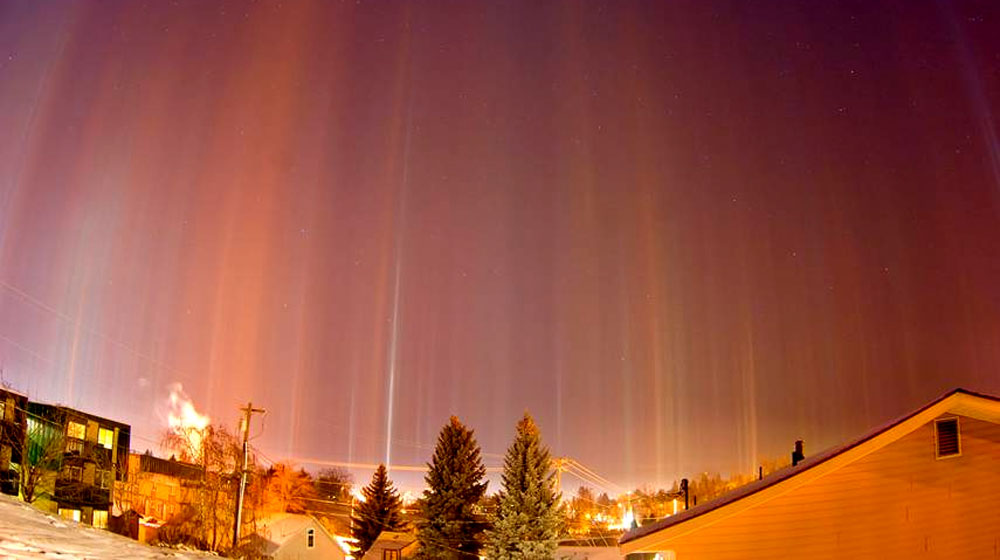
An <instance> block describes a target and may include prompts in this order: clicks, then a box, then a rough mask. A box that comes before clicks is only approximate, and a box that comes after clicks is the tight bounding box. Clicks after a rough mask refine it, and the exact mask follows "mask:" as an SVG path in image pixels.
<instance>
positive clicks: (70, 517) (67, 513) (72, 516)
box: [59, 508, 80, 523]
mask: <svg viewBox="0 0 1000 560" xmlns="http://www.w3.org/2000/svg"><path fill="white" fill-rule="evenodd" d="M59 517H62V518H63V519H65V520H67V521H76V522H77V523H79V522H80V510H78V509H63V508H59Z"/></svg>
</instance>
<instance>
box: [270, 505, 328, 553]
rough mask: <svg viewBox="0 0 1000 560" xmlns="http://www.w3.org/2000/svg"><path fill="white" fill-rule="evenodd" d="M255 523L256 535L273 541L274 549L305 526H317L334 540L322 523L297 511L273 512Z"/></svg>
mask: <svg viewBox="0 0 1000 560" xmlns="http://www.w3.org/2000/svg"><path fill="white" fill-rule="evenodd" d="M257 524H258V527H257V535H258V536H260V537H261V538H262V539H264V540H266V541H268V542H270V543H273V545H274V549H278V548H281V547H282V546H283V545H284V544H285V543H286V542H288V541H289V540H290V539H291V538H292V537H294V536H295V535H297V534H299V533H301V532H302V531H303V530H304V529H306V528H307V527H313V528H319V530H320V532H322V533H323V534H325V535H326V536H327V537H328V538H329V539H330V540H334V538H333V536H331V535H330V533H327V531H326V529H324V528H323V524H322V523H319V522H317V521H316V520H315V519H313V518H312V517H311V516H308V515H302V514H299V513H275V514H272V515H269V516H267V517H263V518H260V519H258V520H257Z"/></svg>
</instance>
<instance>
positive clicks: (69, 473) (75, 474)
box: [63, 465, 83, 482]
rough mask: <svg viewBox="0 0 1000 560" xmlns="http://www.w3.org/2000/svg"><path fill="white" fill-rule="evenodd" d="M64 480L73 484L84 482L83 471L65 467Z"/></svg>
mask: <svg viewBox="0 0 1000 560" xmlns="http://www.w3.org/2000/svg"><path fill="white" fill-rule="evenodd" d="M63 478H64V479H66V480H71V481H73V482H80V481H81V480H83V469H82V468H80V467H76V466H71V465H66V466H64V467H63Z"/></svg>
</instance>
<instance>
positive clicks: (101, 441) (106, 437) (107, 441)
mask: <svg viewBox="0 0 1000 560" xmlns="http://www.w3.org/2000/svg"><path fill="white" fill-rule="evenodd" d="M114 441H115V432H114V431H113V430H109V429H107V428H100V429H98V430H97V444H98V445H100V446H101V447H103V448H105V449H111V447H112V446H113V445H114Z"/></svg>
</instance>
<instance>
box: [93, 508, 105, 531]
mask: <svg viewBox="0 0 1000 560" xmlns="http://www.w3.org/2000/svg"><path fill="white" fill-rule="evenodd" d="M94 527H97V528H98V529H107V528H108V512H106V511H103V510H99V509H95V510H94Z"/></svg>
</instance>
